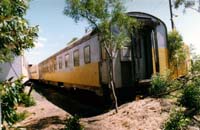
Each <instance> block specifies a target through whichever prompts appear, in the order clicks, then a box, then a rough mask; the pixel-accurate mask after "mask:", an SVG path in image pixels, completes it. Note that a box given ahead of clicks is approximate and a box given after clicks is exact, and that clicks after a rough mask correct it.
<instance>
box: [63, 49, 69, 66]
mask: <svg viewBox="0 0 200 130" xmlns="http://www.w3.org/2000/svg"><path fill="white" fill-rule="evenodd" d="M67 57H68V58H67ZM64 62H65V68H68V67H69V53H66V54H65V60H64ZM66 63H67V64H66Z"/></svg>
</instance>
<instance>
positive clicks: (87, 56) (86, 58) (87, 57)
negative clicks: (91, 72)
mask: <svg viewBox="0 0 200 130" xmlns="http://www.w3.org/2000/svg"><path fill="white" fill-rule="evenodd" d="M84 61H85V63H90V46H89V45H88V46H85V47H84Z"/></svg>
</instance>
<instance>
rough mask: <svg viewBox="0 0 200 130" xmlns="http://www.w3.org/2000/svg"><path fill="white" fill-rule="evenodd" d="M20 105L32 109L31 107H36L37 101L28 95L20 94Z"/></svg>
mask: <svg viewBox="0 0 200 130" xmlns="http://www.w3.org/2000/svg"><path fill="white" fill-rule="evenodd" d="M20 103H21V104H24V105H25V107H30V106H34V105H35V104H36V103H35V100H34V99H33V97H31V96H28V95H27V94H26V93H21V94H20Z"/></svg>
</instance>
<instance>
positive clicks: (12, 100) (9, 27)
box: [0, 0, 38, 125]
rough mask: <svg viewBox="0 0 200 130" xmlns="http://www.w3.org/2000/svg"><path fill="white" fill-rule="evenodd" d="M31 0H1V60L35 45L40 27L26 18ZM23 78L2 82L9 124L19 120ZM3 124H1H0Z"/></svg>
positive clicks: (0, 90) (0, 89) (4, 111)
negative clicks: (32, 25) (17, 107)
mask: <svg viewBox="0 0 200 130" xmlns="http://www.w3.org/2000/svg"><path fill="white" fill-rule="evenodd" d="M28 2H29V0H1V1H0V62H6V61H10V60H11V59H12V58H13V57H14V56H17V55H21V54H23V51H24V50H25V49H28V48H32V47H33V46H34V39H35V38H36V37H37V32H38V27H37V26H36V27H30V26H29V23H28V21H27V20H26V19H25V18H24V15H25V14H26V10H27V8H28ZM22 87H23V85H22V80H21V79H18V80H16V81H13V82H11V81H4V82H1V83H0V100H1V103H2V119H3V121H6V122H7V123H8V124H13V123H14V122H15V121H16V120H18V116H17V113H16V111H15V105H16V104H17V103H20V102H21V99H22V97H21V94H20V93H22V91H21V89H22ZM0 125H1V124H0Z"/></svg>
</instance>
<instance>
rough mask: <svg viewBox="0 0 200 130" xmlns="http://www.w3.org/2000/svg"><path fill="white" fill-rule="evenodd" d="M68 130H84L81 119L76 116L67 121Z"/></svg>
mask: <svg viewBox="0 0 200 130" xmlns="http://www.w3.org/2000/svg"><path fill="white" fill-rule="evenodd" d="M66 130H83V127H82V126H81V125H80V122H79V117H78V116H77V115H75V116H74V117H70V118H69V119H68V120H67V124H66Z"/></svg>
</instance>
